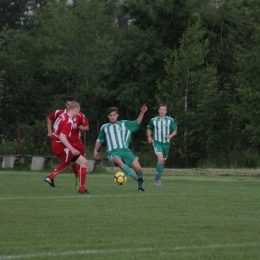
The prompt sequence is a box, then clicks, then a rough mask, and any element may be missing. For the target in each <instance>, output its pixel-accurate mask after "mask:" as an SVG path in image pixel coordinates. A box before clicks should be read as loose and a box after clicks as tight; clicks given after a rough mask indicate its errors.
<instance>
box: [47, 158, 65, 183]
mask: <svg viewBox="0 0 260 260" xmlns="http://www.w3.org/2000/svg"><path fill="white" fill-rule="evenodd" d="M69 166H70V163H68V162H62V163H60V164H59V165H58V166H57V167H56V168H55V169H54V171H53V172H51V173H50V175H49V178H50V179H54V178H55V176H56V175H57V174H59V173H60V172H61V171H63V170H65V169H66V168H68V167H69Z"/></svg>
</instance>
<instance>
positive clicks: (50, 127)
mask: <svg viewBox="0 0 260 260" xmlns="http://www.w3.org/2000/svg"><path fill="white" fill-rule="evenodd" d="M51 125H52V121H51V120H50V119H49V117H47V130H48V134H47V136H48V137H52V126H51Z"/></svg>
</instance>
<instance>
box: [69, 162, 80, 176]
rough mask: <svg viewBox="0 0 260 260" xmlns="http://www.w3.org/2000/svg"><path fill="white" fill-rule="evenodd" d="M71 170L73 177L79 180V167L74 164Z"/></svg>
mask: <svg viewBox="0 0 260 260" xmlns="http://www.w3.org/2000/svg"><path fill="white" fill-rule="evenodd" d="M71 168H72V170H73V171H74V174H75V177H78V178H79V165H78V164H77V163H74V164H72V165H71Z"/></svg>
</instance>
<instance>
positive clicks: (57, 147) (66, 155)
mask: <svg viewBox="0 0 260 260" xmlns="http://www.w3.org/2000/svg"><path fill="white" fill-rule="evenodd" d="M52 152H53V154H55V155H56V156H57V157H58V158H60V159H61V160H62V161H64V162H70V161H71V160H72V159H73V158H74V157H75V155H74V154H73V153H72V152H71V150H70V149H69V148H67V147H66V146H65V145H63V144H62V143H52Z"/></svg>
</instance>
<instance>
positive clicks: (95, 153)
mask: <svg viewBox="0 0 260 260" xmlns="http://www.w3.org/2000/svg"><path fill="white" fill-rule="evenodd" d="M94 157H95V158H96V159H98V151H96V150H94Z"/></svg>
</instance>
